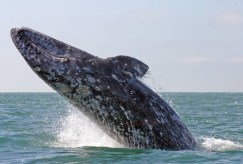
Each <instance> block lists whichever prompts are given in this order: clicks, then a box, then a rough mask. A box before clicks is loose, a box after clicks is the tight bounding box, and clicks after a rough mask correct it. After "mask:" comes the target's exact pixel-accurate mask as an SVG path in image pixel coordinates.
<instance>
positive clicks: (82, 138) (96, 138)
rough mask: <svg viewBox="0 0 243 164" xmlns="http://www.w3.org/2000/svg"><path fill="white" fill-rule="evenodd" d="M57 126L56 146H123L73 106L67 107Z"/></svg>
mask: <svg viewBox="0 0 243 164" xmlns="http://www.w3.org/2000/svg"><path fill="white" fill-rule="evenodd" d="M58 126H59V127H57V129H58V130H57V133H56V140H57V143H55V146H56V147H72V148H73V147H83V146H97V147H124V146H123V145H121V144H119V143H118V142H117V141H115V140H114V139H112V138H111V137H110V136H108V135H107V134H105V133H104V132H103V131H102V130H101V129H100V128H98V127H97V126H96V125H95V124H94V123H92V121H90V120H89V119H88V118H86V117H85V116H84V115H83V114H82V113H81V112H80V111H79V110H78V109H76V108H74V107H69V111H68V113H67V115H66V116H65V117H64V118H63V119H62V121H61V123H60V125H58Z"/></svg>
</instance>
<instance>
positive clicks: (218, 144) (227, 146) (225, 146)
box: [200, 137, 243, 151]
mask: <svg viewBox="0 0 243 164" xmlns="http://www.w3.org/2000/svg"><path fill="white" fill-rule="evenodd" d="M201 139H202V143H201V144H200V146H201V147H202V148H203V149H205V150H209V151H232V150H241V149H243V145H242V144H240V143H238V142H233V141H231V140H225V139H219V138H214V137H202V138H201Z"/></svg>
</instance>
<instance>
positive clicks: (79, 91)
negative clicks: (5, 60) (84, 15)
mask: <svg viewBox="0 0 243 164" xmlns="http://www.w3.org/2000/svg"><path fill="white" fill-rule="evenodd" d="M11 37H12V40H13V42H14V44H15V46H16V47H17V49H18V50H19V52H20V53H21V54H22V56H23V57H24V59H25V60H26V62H27V63H28V64H29V66H30V67H31V68H32V70H33V71H34V72H35V73H36V74H37V75H38V76H39V77H40V78H41V79H42V80H44V81H45V82H46V83H47V84H48V85H49V86H50V87H52V88H53V89H54V90H56V91H57V92H58V93H59V94H60V95H61V96H63V97H64V98H65V99H66V100H67V101H69V102H70V103H71V104H73V105H74V106H75V107H77V108H78V109H79V110H80V111H81V112H82V113H84V114H85V115H86V116H87V117H88V118H90V119H91V120H92V121H94V122H95V123H96V124H97V125H98V126H99V127H100V128H101V129H102V130H103V131H104V132H105V133H107V134H108V135H109V136H111V137H112V138H114V139H115V140H117V141H118V142H120V143H122V144H123V145H125V146H127V147H130V148H149V149H165V150H183V149H193V148H194V147H195V145H196V141H195V139H194V138H193V136H192V135H191V134H190V132H189V130H188V128H187V127H186V126H185V125H184V124H183V123H182V121H181V120H180V118H179V116H178V115H177V114H176V113H175V111H174V110H173V109H172V108H171V107H170V106H169V105H168V104H167V103H166V102H165V101H164V100H163V99H162V98H161V97H160V96H159V95H157V94H156V93H155V92H154V91H152V90H151V89H150V88H149V87H147V86H146V85H145V84H143V83H142V82H140V81H139V80H138V79H137V78H138V77H142V76H144V74H145V73H146V72H147V71H148V69H149V67H148V66H147V65H146V64H144V63H143V62H141V61H139V60H137V59H135V58H132V57H129V56H116V57H110V58H107V59H102V58H99V57H96V56H93V55H91V54H89V53H87V52H85V51H83V50H80V49H77V48H75V47H73V46H70V45H68V44H65V43H63V42H61V41H58V40H56V39H54V38H51V37H49V36H47V35H44V34H42V33H40V32H37V31H34V30H32V29H29V28H13V29H12V30H11Z"/></svg>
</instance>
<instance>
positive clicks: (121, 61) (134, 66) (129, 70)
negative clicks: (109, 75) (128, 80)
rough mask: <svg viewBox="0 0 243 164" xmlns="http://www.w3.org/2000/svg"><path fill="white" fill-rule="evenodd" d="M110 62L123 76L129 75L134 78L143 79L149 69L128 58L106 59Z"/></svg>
mask: <svg viewBox="0 0 243 164" xmlns="http://www.w3.org/2000/svg"><path fill="white" fill-rule="evenodd" d="M108 59H110V60H112V61H113V62H114V63H115V64H117V67H119V69H120V70H121V72H122V73H124V74H131V75H132V76H134V77H143V76H144V75H145V74H146V72H147V71H148V69H149V67H148V66H147V65H146V64H144V63H143V62H141V61H140V60H138V59H136V58H133V57H130V56H121V55H120V56H115V57H111V58H108Z"/></svg>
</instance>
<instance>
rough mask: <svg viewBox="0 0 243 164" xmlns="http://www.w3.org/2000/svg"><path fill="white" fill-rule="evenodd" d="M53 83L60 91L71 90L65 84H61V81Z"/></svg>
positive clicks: (66, 91)
mask: <svg viewBox="0 0 243 164" xmlns="http://www.w3.org/2000/svg"><path fill="white" fill-rule="evenodd" d="M54 85H55V87H56V88H57V89H58V90H59V91H60V92H61V93H69V92H71V89H70V88H69V87H68V86H67V85H66V84H62V83H59V82H56V83H55V84H54Z"/></svg>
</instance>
